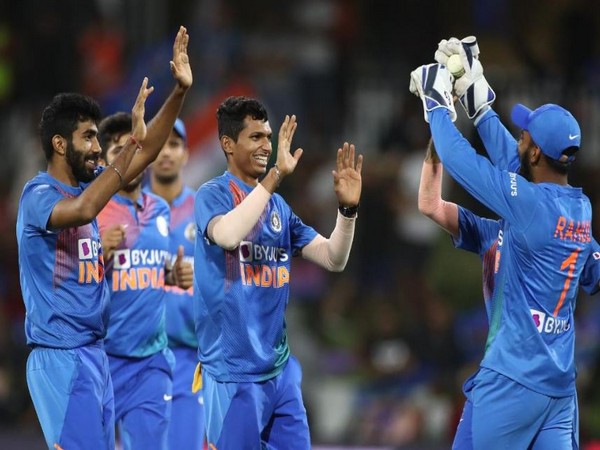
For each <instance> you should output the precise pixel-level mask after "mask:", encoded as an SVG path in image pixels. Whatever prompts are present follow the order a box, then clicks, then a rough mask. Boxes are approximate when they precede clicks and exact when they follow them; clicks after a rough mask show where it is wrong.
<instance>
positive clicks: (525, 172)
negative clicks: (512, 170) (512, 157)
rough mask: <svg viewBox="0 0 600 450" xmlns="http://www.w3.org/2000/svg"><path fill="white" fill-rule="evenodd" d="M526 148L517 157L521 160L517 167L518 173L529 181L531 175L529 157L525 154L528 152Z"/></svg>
mask: <svg viewBox="0 0 600 450" xmlns="http://www.w3.org/2000/svg"><path fill="white" fill-rule="evenodd" d="M528 150H529V149H527V151H524V152H523V154H522V155H521V157H520V158H519V159H520V161H521V167H520V168H519V175H521V176H522V177H523V178H525V179H526V180H527V181H531V180H533V175H532V173H531V162H529V158H528V156H527V154H528V153H529V151H528Z"/></svg>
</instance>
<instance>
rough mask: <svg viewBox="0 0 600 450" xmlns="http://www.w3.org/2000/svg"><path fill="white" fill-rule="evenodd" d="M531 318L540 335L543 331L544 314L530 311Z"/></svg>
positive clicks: (533, 310) (534, 310)
mask: <svg viewBox="0 0 600 450" xmlns="http://www.w3.org/2000/svg"><path fill="white" fill-rule="evenodd" d="M530 311H531V317H532V318H533V323H535V326H536V327H537V329H538V331H539V332H540V333H541V332H542V330H543V329H544V322H545V320H546V313H543V312H542V311H538V310H536V309H530Z"/></svg>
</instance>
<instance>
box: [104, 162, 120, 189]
mask: <svg viewBox="0 0 600 450" xmlns="http://www.w3.org/2000/svg"><path fill="white" fill-rule="evenodd" d="M107 167H109V168H111V169H112V170H114V171H115V173H116V174H117V175H118V176H119V184H120V185H122V184H123V174H122V173H121V171H120V170H119V169H117V167H116V166H113V165H112V164H109V165H108V166H107Z"/></svg>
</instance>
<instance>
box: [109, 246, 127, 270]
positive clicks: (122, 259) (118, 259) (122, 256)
mask: <svg viewBox="0 0 600 450" xmlns="http://www.w3.org/2000/svg"><path fill="white" fill-rule="evenodd" d="M113 260H114V262H113V264H114V268H115V269H129V268H130V267H131V253H130V251H129V249H128V248H127V249H124V250H115V253H114V256H113Z"/></svg>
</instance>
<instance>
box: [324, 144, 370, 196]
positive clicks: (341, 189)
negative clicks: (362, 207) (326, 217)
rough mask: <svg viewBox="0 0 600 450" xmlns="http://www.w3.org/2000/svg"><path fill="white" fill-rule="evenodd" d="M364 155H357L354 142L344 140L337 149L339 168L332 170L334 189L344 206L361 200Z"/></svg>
mask: <svg viewBox="0 0 600 450" xmlns="http://www.w3.org/2000/svg"><path fill="white" fill-rule="evenodd" d="M362 163H363V156H362V155H358V158H357V157H356V149H355V148H354V144H349V143H348V142H344V145H343V146H342V148H339V149H338V151H337V158H336V164H337V169H336V170H334V171H332V172H331V173H332V174H333V190H334V191H335V195H336V196H337V198H338V203H339V204H340V205H342V206H356V205H358V203H359V201H360V193H361V190H362V176H361V172H362Z"/></svg>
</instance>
